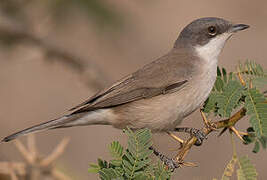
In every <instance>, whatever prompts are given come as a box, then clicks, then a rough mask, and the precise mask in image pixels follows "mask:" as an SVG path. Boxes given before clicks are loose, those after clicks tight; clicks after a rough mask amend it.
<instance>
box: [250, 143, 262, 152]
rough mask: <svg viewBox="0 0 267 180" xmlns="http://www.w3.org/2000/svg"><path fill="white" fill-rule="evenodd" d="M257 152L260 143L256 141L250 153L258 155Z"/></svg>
mask: <svg viewBox="0 0 267 180" xmlns="http://www.w3.org/2000/svg"><path fill="white" fill-rule="evenodd" d="M259 151H260V143H259V141H256V142H255V145H254V148H253V150H252V152H254V153H258V152H259Z"/></svg>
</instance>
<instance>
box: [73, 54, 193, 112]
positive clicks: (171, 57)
mask: <svg viewBox="0 0 267 180" xmlns="http://www.w3.org/2000/svg"><path fill="white" fill-rule="evenodd" d="M179 58H186V59H188V60H186V61H179ZM191 59H193V58H190V57H189V56H188V54H184V53H176V54H175V53H171V52H170V53H169V54H167V55H165V56H163V57H161V58H159V59H158V60H156V61H154V62H152V63H150V64H148V65H146V66H144V67H143V68H142V69H140V70H138V71H137V72H135V73H133V74H131V75H129V76H127V77H125V78H123V79H122V80H120V81H118V82H116V83H115V84H113V85H112V86H111V87H109V88H107V89H105V90H103V91H100V92H99V93H97V94H96V95H94V96H92V97H91V98H90V99H88V100H87V101H85V102H84V103H82V104H80V105H78V106H76V107H74V108H72V109H71V110H74V112H73V113H72V114H76V113H80V112H85V111H91V110H95V109H100V108H107V107H113V106H117V105H121V104H125V103H129V102H132V101H136V100H139V99H143V98H150V97H153V96H157V95H160V94H166V93H170V92H174V91H178V90H179V89H181V88H182V87H183V86H184V85H186V83H187V82H188V81H189V80H190V78H191V76H192V75H193V73H194V69H195V68H194V66H193V64H194V63H193V62H192V61H191Z"/></svg>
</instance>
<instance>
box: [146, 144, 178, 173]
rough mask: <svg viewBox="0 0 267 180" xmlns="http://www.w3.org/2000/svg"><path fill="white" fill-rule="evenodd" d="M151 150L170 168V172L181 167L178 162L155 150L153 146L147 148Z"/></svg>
mask: <svg viewBox="0 0 267 180" xmlns="http://www.w3.org/2000/svg"><path fill="white" fill-rule="evenodd" d="M149 149H150V150H152V151H153V153H154V154H155V155H156V156H157V157H159V159H160V160H161V161H162V162H163V163H164V164H165V165H166V166H167V167H168V169H170V170H171V171H172V172H173V171H174V170H175V169H176V168H179V167H181V165H180V164H179V163H177V162H176V161H175V160H174V159H171V158H168V157H167V156H166V155H164V154H162V153H161V152H159V151H157V150H156V149H155V148H154V147H153V146H151V147H150V148H149Z"/></svg>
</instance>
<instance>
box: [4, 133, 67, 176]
mask: <svg viewBox="0 0 267 180" xmlns="http://www.w3.org/2000/svg"><path fill="white" fill-rule="evenodd" d="M27 142H28V143H27V147H26V146H24V145H23V144H22V143H21V142H20V141H19V140H16V141H15V146H16V148H17V149H18V150H19V152H20V153H21V155H22V156H23V158H24V159H25V162H0V174H7V175H9V176H10V178H11V179H12V180H18V179H21V178H22V179H44V178H49V177H50V179H51V178H52V179H59V180H69V179H70V178H69V177H68V176H67V175H65V174H64V173H62V172H60V171H58V170H57V169H56V168H55V167H54V166H53V163H54V161H55V160H56V159H57V158H58V157H59V156H60V155H61V154H62V153H63V152H64V150H65V148H66V145H67V144H68V142H69V139H68V138H64V139H63V140H62V141H61V142H60V143H59V144H58V145H57V147H56V148H55V149H54V151H53V152H52V153H51V154H50V155H48V156H47V157H42V156H41V155H40V154H39V152H38V151H37V147H36V145H35V138H34V136H33V135H29V136H28V138H27Z"/></svg>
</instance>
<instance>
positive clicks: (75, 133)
mask: <svg viewBox="0 0 267 180" xmlns="http://www.w3.org/2000/svg"><path fill="white" fill-rule="evenodd" d="M0 3H1V2H0ZM108 3H109V4H110V6H111V7H112V8H116V9H117V10H118V11H120V14H121V16H123V20H124V22H125V23H124V25H123V28H121V29H119V30H118V31H116V32H114V30H110V31H109V29H107V30H106V31H105V32H103V31H102V30H100V29H98V28H95V27H94V24H93V23H92V22H90V20H88V19H87V18H86V17H84V16H85V15H83V14H79V12H76V14H74V16H73V17H68V18H67V19H66V21H67V22H68V23H66V24H64V25H61V26H60V28H59V26H51V27H49V28H47V29H46V37H45V38H47V39H49V40H50V41H51V42H53V43H54V44H55V45H57V46H58V47H60V48H63V49H66V50H68V51H69V52H73V53H75V54H78V55H79V56H82V57H83V58H84V59H88V60H89V61H93V62H94V63H95V64H97V65H98V66H100V68H101V69H102V70H103V71H104V72H105V76H108V77H109V78H110V79H111V80H112V81H114V80H116V79H119V78H121V77H122V76H125V75H126V74H128V73H131V72H133V71H135V70H136V69H137V68H139V67H141V66H142V65H144V64H146V63H149V62H151V61H152V60H154V59H155V58H157V57H159V56H161V55H163V54H164V53H166V52H167V51H168V50H169V49H170V48H171V47H172V46H173V43H174V41H175V40H176V38H177V36H178V34H179V32H180V31H181V29H182V28H183V27H184V26H185V25H187V24H188V23H189V22H191V21H192V20H194V19H196V18H199V17H205V16H216V17H222V18H225V19H228V20H231V21H233V22H237V23H245V24H249V25H251V28H250V29H248V30H247V31H244V32H241V33H239V34H237V35H235V36H234V37H232V38H231V39H230V40H229V41H228V43H227V44H226V46H225V48H224V50H223V53H222V55H221V56H220V61H219V65H221V66H224V67H226V68H228V69H229V70H234V68H235V66H236V65H237V64H238V61H241V62H243V61H245V60H246V59H251V60H255V61H257V62H258V63H261V64H262V65H263V67H264V68H267V60H266V59H267V51H266V47H267V36H266V33H267V21H266V18H267V11H266V9H267V2H266V1H263V0H261V1H249V0H236V1H229V0H225V1H211V0H207V1H188V0H187V1H185V0H184V1H181V0H180V1H178V0H164V1H163V0H162V1H160V0H154V1H152V0H150V1H146V2H143V1H140V0H132V1H119V0H109V1H108ZM37 14H38V13H37ZM34 18H35V19H34ZM34 18H33V19H34V21H36V22H37V23H38V22H40V24H41V23H43V22H42V20H38V17H34ZM36 19H37V20H36ZM102 28H105V27H102ZM0 84H1V86H0V137H4V136H6V135H8V134H10V133H13V132H14V131H17V130H21V129H23V128H26V127H29V126H31V125H34V124H38V123H40V122H43V121H46V120H50V119H53V118H56V117H58V116H60V115H63V114H64V113H65V112H67V110H68V109H69V108H71V107H72V106H75V105H77V104H78V103H80V102H81V101H83V100H85V99H86V98H87V97H89V96H91V95H93V94H94V93H95V92H96V89H95V88H88V87H87V86H86V85H85V84H84V82H83V81H81V78H80V76H79V75H77V73H75V72H74V71H72V70H70V69H68V68H66V67H65V66H64V65H62V64H61V63H52V64H51V63H47V61H45V60H44V58H43V57H42V55H41V53H40V51H39V49H36V48H34V47H32V46H30V45H24V44H20V45H18V46H17V47H16V48H15V49H13V50H12V51H7V50H6V49H5V48H4V47H1V49H0ZM186 125H188V126H193V127H201V119H200V114H199V112H196V113H194V114H193V115H191V116H190V117H188V118H187V119H186V121H184V123H183V126H186ZM238 127H239V128H241V129H242V127H243V128H245V127H246V123H245V122H244V123H243V122H242V123H240V124H238ZM65 136H67V137H70V138H71V141H70V144H69V145H68V148H67V149H66V152H65V153H64V155H63V156H61V158H60V159H59V161H58V165H59V166H61V168H63V169H65V171H66V172H68V174H70V175H71V176H73V177H75V178H76V179H97V176H96V175H92V174H88V173H87V168H88V164H89V163H90V162H95V161H96V158H97V157H102V158H106V159H108V158H109V157H110V156H109V154H108V149H107V145H108V144H109V143H110V142H111V141H113V140H119V141H121V142H122V143H124V144H125V142H126V138H125V136H124V135H122V133H121V131H120V130H117V129H113V128H112V127H106V126H105V127H103V126H91V127H79V128H69V129H61V130H56V131H49V132H43V133H39V134H37V136H36V137H37V139H38V142H37V144H38V147H39V149H41V152H43V153H44V154H47V153H49V152H50V151H51V150H52V149H53V147H54V146H55V145H56V144H57V143H58V142H59V141H60V140H61V139H62V138H63V137H65ZM21 139H22V140H25V138H21ZM153 139H154V144H155V146H156V147H158V148H159V149H160V150H161V151H163V152H166V154H169V155H174V154H175V152H171V151H170V149H172V148H176V147H177V145H176V143H175V142H174V141H173V140H172V139H170V138H169V137H168V136H167V135H165V134H163V135H155V136H154V137H153ZM236 141H237V146H238V153H239V154H240V155H246V154H247V155H248V156H249V157H250V158H251V159H252V162H253V163H254V164H255V165H256V168H257V171H258V172H259V179H262V180H263V179H266V178H267V172H266V166H265V165H266V160H267V157H266V152H263V151H261V152H260V153H259V154H257V155H255V154H253V153H251V149H252V147H245V148H244V146H243V145H242V144H241V142H240V141H238V139H236ZM231 154H232V148H231V143H230V136H229V135H228V133H226V134H225V135H223V136H222V137H220V138H217V137H216V135H215V134H211V135H210V136H209V138H208V141H206V142H205V143H204V144H203V145H202V146H201V147H195V148H193V149H192V151H191V152H190V154H189V156H188V158H187V160H188V161H193V162H197V163H198V164H199V167H196V168H182V169H178V170H176V172H175V175H174V176H173V179H186V180H187V179H188V180H208V179H212V178H213V177H217V178H220V177H221V174H222V173H223V170H224V167H225V165H226V163H227V162H228V161H229V160H230V158H231ZM1 160H3V161H6V160H21V157H20V156H19V154H18V153H17V151H16V149H15V148H14V145H13V144H12V143H7V144H0V161H1Z"/></svg>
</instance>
